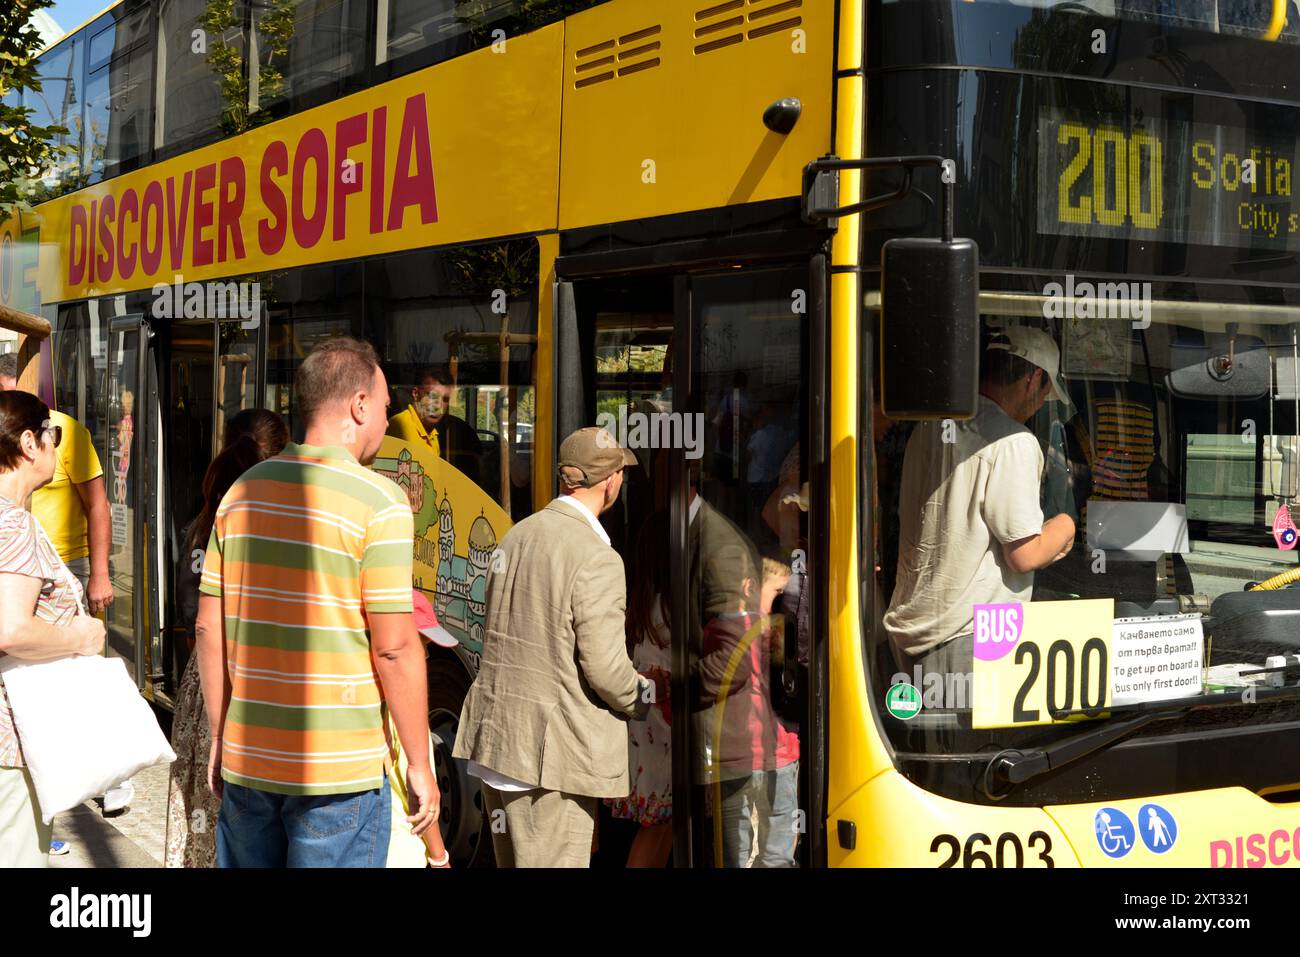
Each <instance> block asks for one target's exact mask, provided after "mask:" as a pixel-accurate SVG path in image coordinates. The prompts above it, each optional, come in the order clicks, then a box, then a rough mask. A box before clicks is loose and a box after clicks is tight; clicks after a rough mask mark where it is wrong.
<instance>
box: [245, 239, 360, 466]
mask: <svg viewBox="0 0 1300 957" xmlns="http://www.w3.org/2000/svg"><path fill="white" fill-rule="evenodd" d="M361 275H362V269H361V267H360V266H359V265H358V264H356V263H342V264H339V265H327V266H307V267H304V268H302V269H289V270H285V271H284V272H277V273H269V274H264V275H262V276H260V277H256V278H257V280H258V282H259V283H260V287H259V292H260V295H261V298H262V299H263V300H264V301H265V302H266V313H267V316H268V319H269V322H268V326H269V328H268V329H267V354H266V401H265V403H264V404H263V408H267V409H270V410H271V411H272V412H278V413H279V414H280V415H282V416H284V421H285V423H286V424H287V425H288V426H289V432H290V433H291V434H292V435H293V440H294V441H295V442H301V441H302V437H303V429H304V425H303V422H302V416H300V415H299V414H298V407H297V404H296V403H295V402H294V401H293V376H294V373H295V372H297V370H298V366H299V365H301V363H302V360H303V359H305V358H306V356H307V353H308V352H310V351H311V350H312V347H313V346H315V345H316V344H317V343H320V342H323V341H324V340H326V339H328V338H330V337H332V336H338V335H356V334H358V332H359V331H360V321H361V307H362V300H361Z"/></svg>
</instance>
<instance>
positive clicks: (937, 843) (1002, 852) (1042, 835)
mask: <svg viewBox="0 0 1300 957" xmlns="http://www.w3.org/2000/svg"><path fill="white" fill-rule="evenodd" d="M1026 845H1027V846H1028V850H1029V852H1030V853H1031V854H1032V853H1035V852H1036V853H1037V854H1038V860H1037V863H1039V864H1040V865H1041V866H1043V867H1055V866H1056V862H1055V861H1053V860H1052V838H1051V836H1050V835H1049V834H1048V833H1047V832H1046V831H1034V833H1032V834H1030V835H1029V840H1028V841H1027V842H1026V844H1021V843H1020V835H1019V834H1013V833H1012V832H1010V831H1007V832H1006V833H1004V834H999V835H998V838H997V841H996V842H995V841H994V840H993V839H992V838H990V837H989V836H988V835H987V834H972V835H971V836H970V837H968V838H966V843H965V844H964V845H963V844H962V842H961V840H960V839H959V838H958V837H957V836H956V835H955V834H936V835H935V838H934V840H933V841H931V842H930V853H932V854H940V853H943V851H942V850H941V849H942V848H946V849H947V851H948V857H946V858H945V859H944V860H943V861H942V862H940V864H939V866H940V867H957V866H958V865H959V864H960V866H961V867H1024V866H1025V850H1026ZM1033 863H1034V862H1033V861H1032V860H1031V865H1032V864H1033Z"/></svg>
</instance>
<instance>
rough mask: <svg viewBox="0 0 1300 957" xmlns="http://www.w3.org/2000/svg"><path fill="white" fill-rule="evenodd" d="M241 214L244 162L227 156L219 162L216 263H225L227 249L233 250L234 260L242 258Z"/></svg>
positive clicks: (242, 208)
mask: <svg viewBox="0 0 1300 957" xmlns="http://www.w3.org/2000/svg"><path fill="white" fill-rule="evenodd" d="M232 187H233V192H232V189H231V188H232ZM243 214H244V160H243V158H242V157H239V156H228V157H226V158H225V159H223V160H222V161H221V194H220V197H219V199H218V205H217V261H218V262H225V261H226V258H227V248H230V249H233V250H234V253H235V256H234V258H235V259H243V258H244V233H243V231H242V230H241V229H240V228H239V217H240V216H242V215H243ZM227 240H229V242H227Z"/></svg>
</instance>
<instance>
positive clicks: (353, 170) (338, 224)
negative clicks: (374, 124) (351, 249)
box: [334, 113, 366, 239]
mask: <svg viewBox="0 0 1300 957" xmlns="http://www.w3.org/2000/svg"><path fill="white" fill-rule="evenodd" d="M365 141H366V115H365V114H364V113H358V114H357V115H356V116H349V117H348V118H347V119H346V120H339V122H338V125H337V126H335V127H334V159H335V160H336V161H337V162H338V164H339V179H338V182H337V183H335V184H334V238H335V239H342V238H343V237H344V236H346V235H347V231H348V223H347V198H348V196H350V195H351V194H352V193H357V192H360V191H361V186H362V184H363V183H364V182H365V177H364V174H365V164H364V163H356V162H352V161H350V160H349V157H348V150H349V149H351V148H352V147H353V146H356V145H358V144H360V143H364V142H365Z"/></svg>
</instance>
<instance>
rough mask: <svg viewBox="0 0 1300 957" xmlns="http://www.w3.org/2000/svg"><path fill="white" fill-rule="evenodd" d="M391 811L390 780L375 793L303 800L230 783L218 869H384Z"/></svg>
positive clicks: (219, 824)
mask: <svg viewBox="0 0 1300 957" xmlns="http://www.w3.org/2000/svg"><path fill="white" fill-rule="evenodd" d="M391 813H392V792H390V791H389V789H388V778H387V777H386V776H385V778H384V785H383V787H382V788H378V789H376V790H373V791H357V792H355V793H352V794H319V795H308V796H303V797H297V796H292V795H288V794H273V793H271V792H270V791H259V790H257V789H256V788H246V787H243V786H241V785H238V784H231V783H229V782H227V783H226V784H225V786H224V789H223V792H222V796H221V816H220V818H219V819H218V821H217V867H383V866H384V863H385V861H386V860H387V858H388V836H389V833H390V830H391V828H392V819H391V817H390V815H391Z"/></svg>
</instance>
